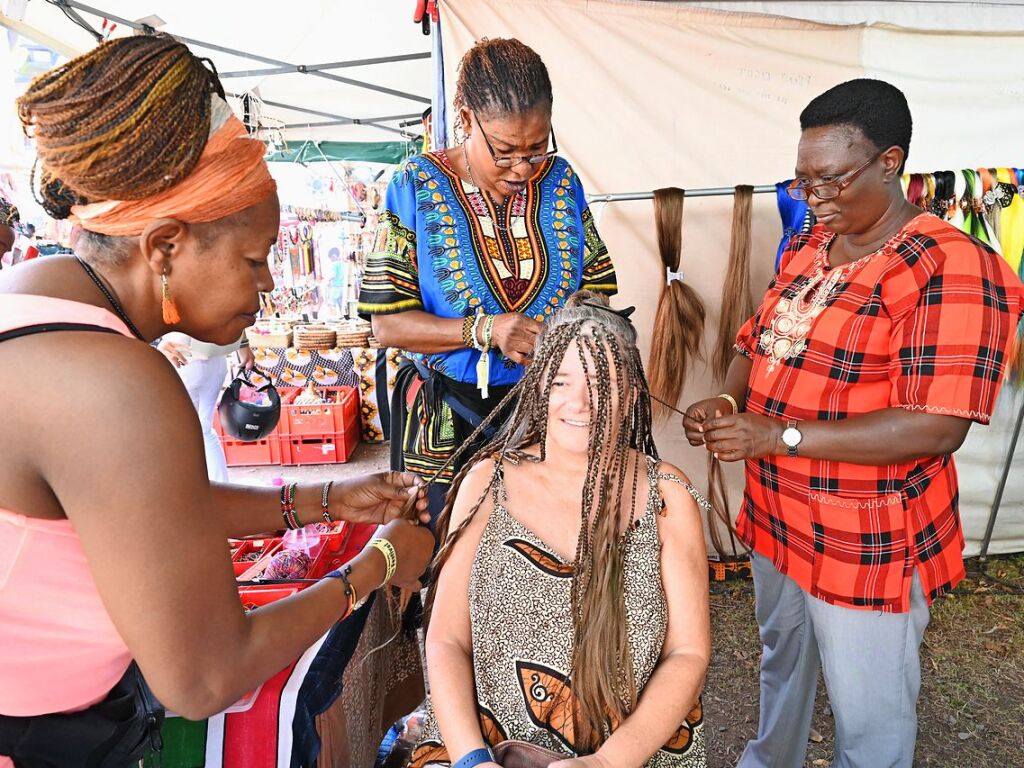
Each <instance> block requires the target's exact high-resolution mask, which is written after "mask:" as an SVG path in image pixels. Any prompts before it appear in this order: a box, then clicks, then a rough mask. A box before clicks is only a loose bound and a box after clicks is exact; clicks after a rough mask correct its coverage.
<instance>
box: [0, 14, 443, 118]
mask: <svg viewBox="0 0 1024 768" xmlns="http://www.w3.org/2000/svg"><path fill="white" fill-rule="evenodd" d="M46 2H48V3H50V4H51V5H53V6H56V7H57V8H60V9H61V10H62V11H63V12H64V14H65V15H66V16H67V17H68V18H69V19H70V20H71V21H73V22H74V23H75V24H77V25H78V26H80V27H82V28H83V29H85V30H86V31H88V32H89V33H90V34H91V35H92V36H93V37H94V38H96V40H97V42H99V41H101V40H103V35H102V34H100V33H99V32H98V31H96V30H95V29H94V28H93V27H92V26H91V25H90V24H89V23H88V22H87V21H86V20H85V19H84V18H83V17H82V15H81V14H82V13H87V14H89V15H91V16H95V17H97V18H100V19H107V20H108V21H113V22H116V23H117V24H120V25H122V26H125V27H128V28H129V29H134V30H136V31H139V32H145V33H152V32H154V31H155V29H154V28H153V27H152V26H150V25H148V24H145V23H142V22H138V21H132V20H131V19H126V18H123V17H121V16H117V15H114V14H110V13H107V12H106V11H103V10H101V9H99V8H94V7H92V6H90V5H86V4H85V3H82V2H78V0H46ZM79 12H81V13H79ZM4 21H5V22H6V19H5V20H4ZM5 26H6V23H5ZM11 28H12V29H13V27H11ZM17 31H18V32H19V34H25V35H26V36H28V35H27V34H26V29H25V28H24V25H22V28H21V29H18V30H17ZM174 37H176V38H177V39H178V40H181V41H182V42H183V43H186V44H188V45H190V46H195V47H197V48H205V49H207V50H211V51H217V52H219V53H226V54H229V55H231V56H238V57H240V58H245V59H251V60H252V61H255V62H259V63H261V64H267V65H269V66H268V67H266V68H261V69H251V70H238V71H232V72H225V73H223V74H221V75H220V77H221V78H222V79H232V78H237V77H259V76H273V75H283V74H294V73H299V74H303V75H309V76H310V77H318V78H322V79H325V80H330V81H332V82H337V83H342V84H344V85H350V86H354V87H357V88H365V89H367V90H370V91H376V92H378V93H384V94H387V95H389V96H395V97H398V98H402V99H407V100H408V101H411V102H415V103H416V104H423V105H429V104H430V98H428V97H426V96H420V95H418V94H415V93H408V92H406V91H400V90H396V89H394V88H387V87H385V86H382V85H376V84H374V83H368V82H366V81H364V80H357V79H354V78H350V77H343V76H342V75H338V74H335V73H334V72H332V71H330V70H336V69H346V68H349V67H363V66H372V65H375V64H387V63H393V62H399V61H413V60H417V59H429V58H430V52H429V51H426V52H423V53H407V54H397V55H395V56H378V57H374V58H369V59H355V60H350V61H334V62H327V63H321V64H293V63H291V62H287V61H281V60H280V59H274V58H270V57H268V56H261V55H259V54H255V53H249V52H248V51H241V50H238V49H236V48H229V47H227V46H223V45H217V44H216V43H209V42H206V41H203V40H196V39H195V38H191V37H184V36H182V35H175V36H174ZM228 95H229V96H232V97H235V98H241V94H237V93H230V94H228ZM263 103H264V104H267V105H268V106H273V107H277V108H279V109H287V110H290V111H294V112H301V113H304V114H309V115H314V116H317V117H323V118H327V122H321V123H293V124H290V125H286V126H285V127H286V128H300V127H305V128H314V127H325V126H330V125H369V126H373V127H374V128H378V129H380V130H383V131H388V132H390V133H396V134H399V135H400V136H403V137H405V138H411V137H412V134H410V133H409V132H408V131H406V130H403V128H402V127H400V126H395V125H389V123H392V122H400V121H404V120H410V119H412V118H415V117H419V115H420V113H419V112H412V113H408V114H402V115H385V116H380V117H369V118H357V117H348V116H346V115H339V114H336V113H333V112H324V111H323V110H316V109H310V108H307V107H302V106H298V105H294V104H285V103H282V102H271V101H264V102H263Z"/></svg>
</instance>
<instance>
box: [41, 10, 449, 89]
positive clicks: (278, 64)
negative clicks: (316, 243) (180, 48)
mask: <svg viewBox="0 0 1024 768" xmlns="http://www.w3.org/2000/svg"><path fill="white" fill-rule="evenodd" d="M49 2H51V3H53V4H54V5H56V6H58V7H60V6H63V7H66V8H75V9H77V10H79V11H85V12H86V13H91V14H92V15H93V16H98V17H100V18H103V19H109V20H110V21H115V22H117V23H118V24H122V25H124V26H126V27H129V28H130V29H135V30H139V31H143V32H145V31H147V26H146V25H144V24H139V23H138V22H137V21H132V20H131V19H125V18H122V17H120V16H115V15H113V14H110V13H107V12H106V11H101V10H99V9H98V8H93V7H91V6H88V5H86V4H85V3H80V2H78V0H49ZM150 31H151V30H150ZM174 37H176V38H177V39H178V40H181V41H182V42H183V43H188V44H189V45H194V46H197V47H199V48H207V49H209V50H211V51H219V52H220V53H227V54H230V55H232V56H241V57H243V58H246V59H252V60H253V61H260V62H262V63H264V64H270V65H272V66H274V67H295V66H296V65H295V64H290V63H289V62H287V61H280V60H279V59H271V58H268V57H267V56H259V55H257V54H255V53H246V52H245V51H239V50H237V49H235V48H226V47H225V46H223V45H215V44H214V43H204V42H203V41H202V40H195V39H193V38H190V37H183V36H181V35H174ZM296 71H299V70H296ZM306 74H310V75H313V77H322V78H324V79H326V80H334V81H335V82H338V83H344V84H346V85H354V86H356V87H357V88H366V89H368V90H371V91H377V92H378V93H386V94H388V95H389V96H398V97H400V98H403V99H409V100H410V101H415V102H419V103H420V104H429V103H430V99H428V98H426V97H425V96H417V95H416V94H414V93H406V92H405V91H396V90H395V89H394V88H385V87H384V86H382V85H374V84H373V83H366V82H363V81H362V80H353V79H351V78H348V77H342V76H341V75H334V74H331V73H330V72H321V71H319V70H312V71H308V72H307V73H306Z"/></svg>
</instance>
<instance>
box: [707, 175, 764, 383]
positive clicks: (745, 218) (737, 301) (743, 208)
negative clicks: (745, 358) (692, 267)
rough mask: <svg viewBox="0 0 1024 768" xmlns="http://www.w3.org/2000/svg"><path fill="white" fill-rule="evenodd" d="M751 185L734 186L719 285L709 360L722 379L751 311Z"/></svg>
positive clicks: (718, 376) (717, 377)
mask: <svg viewBox="0 0 1024 768" xmlns="http://www.w3.org/2000/svg"><path fill="white" fill-rule="evenodd" d="M753 197H754V188H753V187H751V186H748V185H746V184H741V185H740V186H738V187H736V191H735V196H734V198H733V206H732V234H731V235H730V239H729V269H728V271H727V272H726V273H725V285H724V286H723V288H722V307H721V309H720V310H719V312H718V345H717V347H716V349H715V355H714V358H713V360H712V364H713V368H714V374H715V378H716V379H718V380H719V381H725V376H726V374H727V373H728V372H729V364H730V363H732V359H733V356H734V355H735V354H736V351H735V344H736V334H737V332H738V331H739V329H740V326H742V325H743V323H745V322H746V321H747V319H748V318H749V317H750V316H751V315H753V314H754V297H753V296H752V295H751V293H750V209H751V207H752V202H753Z"/></svg>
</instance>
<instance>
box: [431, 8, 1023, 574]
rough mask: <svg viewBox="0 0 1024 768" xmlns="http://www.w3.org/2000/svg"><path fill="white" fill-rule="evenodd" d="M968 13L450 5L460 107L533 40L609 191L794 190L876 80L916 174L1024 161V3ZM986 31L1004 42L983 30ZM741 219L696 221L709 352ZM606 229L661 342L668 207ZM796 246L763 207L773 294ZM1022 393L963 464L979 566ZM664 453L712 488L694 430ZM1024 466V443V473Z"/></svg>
mask: <svg viewBox="0 0 1024 768" xmlns="http://www.w3.org/2000/svg"><path fill="white" fill-rule="evenodd" d="M967 5H968V4H965V3H939V2H921V3H878V2H876V3H854V2H849V3H847V2H843V3H836V2H826V3H792V2H783V3H772V2H768V3H745V2H736V3H732V2H730V3H671V2H638V1H636V0H519V2H517V3H515V4H509V3H506V2H504V1H503V0H443V2H442V16H441V24H442V32H443V42H444V47H445V51H444V55H445V69H446V77H447V83H448V91H449V97H450V94H451V92H452V91H453V90H454V78H455V67H456V66H457V64H458V62H459V59H460V57H461V56H462V54H463V53H464V52H465V51H466V50H467V49H468V48H469V47H470V46H471V45H472V44H473V42H474V41H475V40H477V39H479V38H481V37H502V36H511V37H517V38H519V39H521V40H523V41H524V42H526V43H527V44H529V45H531V46H532V47H534V48H535V49H536V50H537V51H538V52H539V53H540V54H541V56H542V57H543V58H544V60H545V62H546V63H547V65H548V68H549V70H550V72H551V77H552V81H553V85H554V91H555V106H554V123H555V126H556V129H557V131H558V138H559V145H560V146H561V147H562V148H563V150H564V151H563V154H565V155H566V156H567V157H568V158H569V159H570V160H571V161H572V162H573V164H574V166H575V167H576V170H577V171H579V173H580V175H581V178H582V180H583V182H584V184H585V186H586V189H587V191H588V192H589V193H591V194H596V193H613V192H636V191H643V190H652V189H656V188H659V187H665V186H677V187H684V188H690V189H693V188H697V187H717V186H730V187H731V186H733V185H736V184H755V185H757V184H771V183H774V182H777V181H781V180H784V179H786V178H789V177H790V176H791V175H792V169H793V162H794V159H795V149H796V143H797V139H798V134H799V122H798V116H799V113H800V111H801V110H802V108H803V107H804V106H805V105H806V103H807V102H808V101H809V100H810V99H811V98H813V97H814V96H815V95H817V94H818V93H820V92H822V91H823V90H825V89H827V88H829V87H831V86H832V85H835V84H836V83H838V82H841V81H843V80H847V79H851V78H854V77H865V76H866V77H879V78H882V79H885V80H888V81H890V82H893V83H894V84H896V85H897V86H899V87H900V88H902V89H903V90H904V91H905V92H906V94H907V97H908V99H909V101H910V105H911V109H912V111H913V114H914V118H915V130H914V139H913V142H912V145H911V151H910V156H909V170H911V171H933V170H945V169H960V168H965V167H967V168H977V167H989V166H993V167H994V166H1015V167H1016V166H1019V165H1021V164H1024V147H1022V145H1021V142H1020V136H1021V135H1024V109H1022V108H1021V106H1020V104H1021V99H1020V96H1021V95H1022V91H1021V85H1020V77H1019V72H1018V71H1016V70H1015V68H1014V67H1013V66H1012V63H1011V62H1012V59H1013V58H1014V57H1017V56H1018V52H1019V51H1020V50H1021V46H1022V44H1024V7H1022V6H1021V5H1018V4H1013V3H998V4H991V5H987V4H973V3H972V4H970V6H971V7H970V8H967V7H966V6H967ZM695 6H701V7H695ZM710 6H715V8H710ZM748 7H750V8H748ZM718 8H725V9H727V10H718ZM740 10H756V11H758V12H759V14H776V15H759V14H754V13H739V12H737V11H740ZM787 13H791V14H792V15H793V16H799V17H801V18H786V15H787ZM879 22H887V23H886V24H883V25H877V24H878V23H879ZM898 23H902V24H910V25H911V26H916V27H924V26H927V27H928V29H929V30H930V31H927V32H921V31H918V30H915V29H908V28H905V27H900V26H895V25H896V24H898ZM977 29H982V30H997V31H991V32H989V31H985V32H979V31H969V30H977ZM570 30H571V34H570ZM1007 30H1010V31H1007ZM1012 30H1017V31H1016V32H1013V31H1012ZM731 211H732V200H731V198H728V197H726V198H700V199H697V198H694V199H689V200H687V201H686V207H685V212H684V216H683V270H684V271H685V272H686V275H687V277H686V279H687V281H688V282H690V283H691V284H692V285H693V286H694V287H695V288H696V289H697V290H698V292H699V293H700V294H701V296H702V297H703V298H704V301H705V303H706V305H707V314H708V318H709V319H708V322H707V324H706V330H705V347H706V348H707V349H710V348H711V345H712V344H713V342H714V340H715V339H716V338H717V334H718V328H717V327H716V325H717V322H716V320H715V318H717V315H718V309H719V304H720V301H721V286H722V281H723V278H724V273H725V268H726V260H727V254H728V238H729V222H730V220H731ZM601 234H602V235H603V236H604V238H605V240H606V241H607V243H608V247H609V250H610V252H611V254H612V258H613V260H614V262H615V264H616V267H617V269H618V272H619V278H620V287H621V294H620V297H619V299H618V300H617V303H618V304H620V305H623V306H624V305H636V306H637V307H638V309H637V312H636V314H635V315H634V318H635V320H636V322H637V325H638V327H639V329H640V332H641V343H642V345H644V346H646V345H647V344H648V343H649V338H650V332H651V328H652V325H653V321H654V311H655V306H654V305H655V303H656V301H655V298H654V297H656V296H657V295H658V292H659V291H660V285H661V281H663V279H664V270H663V268H662V267H661V262H660V260H659V258H658V255H657V249H656V246H655V238H654V217H653V209H652V206H651V203H650V202H620V203H609V204H607V205H606V206H605V207H604V210H603V213H602V218H601ZM780 235H781V225H780V223H779V217H778V213H777V211H776V206H775V200H774V197H773V196H772V195H756V196H755V197H754V215H753V241H754V251H753V255H752V276H753V285H754V286H755V291H756V292H757V293H758V295H759V294H760V291H761V289H763V287H764V286H765V285H766V284H767V282H768V280H769V279H770V276H771V272H772V269H773V262H774V254H775V250H776V247H777V245H778V241H779V237H780ZM711 379H712V377H711V375H710V373H709V372H708V371H707V370H705V369H704V368H703V367H702V366H699V365H698V366H697V367H696V369H695V370H694V371H693V372H692V375H691V376H690V377H689V379H688V381H687V384H686V387H685V389H684V392H683V396H682V398H681V399H680V405H685V404H687V403H690V402H693V401H694V400H696V399H699V398H701V397H705V396H707V395H708V394H709V393H711V391H712V389H713V387H714V386H715V385H714V382H713V381H712V380H711ZM1020 398H1021V395H1020V393H1019V392H1018V391H1014V390H1012V389H1011V388H1010V387H1005V388H1004V392H1003V396H1002V399H1001V401H1000V403H999V406H998V410H997V413H996V415H995V418H994V419H993V424H992V425H991V426H988V427H981V426H978V425H975V426H974V427H972V429H971V433H970V436H969V437H968V440H967V442H966V443H965V445H964V446H963V447H962V448H961V450H960V451H959V452H958V454H957V461H958V464H959V467H960V476H961V497H962V499H961V501H962V504H961V512H962V516H963V520H964V529H965V534H966V537H967V540H968V541H967V553H968V554H977V552H978V550H979V547H980V539H981V537H982V535H983V533H984V529H985V524H986V521H987V519H988V515H989V508H990V505H991V503H992V500H993V496H994V494H995V489H996V485H997V482H998V478H999V474H1000V472H1001V469H1002V462H1003V460H1004V457H1005V455H1006V452H1007V447H1008V443H1009V439H1010V432H1011V431H1012V428H1013V423H1014V420H1015V416H1016V413H1017V410H1018V409H1019V407H1020V403H1021V400H1020ZM658 444H659V448H660V449H661V452H662V455H663V456H664V457H665V458H667V459H668V460H670V461H672V462H674V463H677V464H678V465H679V466H681V467H682V468H683V469H684V470H685V471H686V472H687V473H688V474H689V475H690V477H691V478H693V479H694V481H695V482H696V483H697V484H698V485H702V484H704V482H705V473H706V463H705V459H704V454H703V451H701V450H699V449H693V448H691V447H690V446H689V445H688V444H687V443H686V442H685V440H684V439H683V436H682V430H681V429H680V427H679V425H678V423H675V422H672V423H670V424H669V425H668V427H666V428H664V429H662V430H660V432H659V435H658ZM1022 460H1024V446H1019V447H1018V449H1017V453H1016V457H1015V462H1014V463H1015V466H1017V467H1019V466H1021V464H1020V462H1021V461H1022ZM729 481H730V491H731V493H730V496H731V501H732V506H733V509H734V511H735V508H736V507H737V506H738V502H739V499H740V494H741V491H742V472H741V468H740V467H736V466H733V467H729ZM1021 550H1024V472H1020V471H1019V470H1018V471H1014V472H1011V475H1010V479H1009V482H1008V484H1007V487H1006V492H1005V494H1004V496H1003V501H1002V507H1001V511H1000V514H999V518H998V522H997V525H996V528H995V536H994V540H993V543H992V547H991V550H990V551H991V552H992V553H997V552H1014V551H1021Z"/></svg>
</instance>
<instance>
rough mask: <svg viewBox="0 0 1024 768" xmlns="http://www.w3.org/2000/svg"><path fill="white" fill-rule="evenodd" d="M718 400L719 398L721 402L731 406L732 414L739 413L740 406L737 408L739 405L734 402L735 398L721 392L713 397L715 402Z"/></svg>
mask: <svg viewBox="0 0 1024 768" xmlns="http://www.w3.org/2000/svg"><path fill="white" fill-rule="evenodd" d="M719 398H721V399H722V400H726V401H728V403H729V405H731V406H732V412H733V413H734V414H736V413H739V412H740V406H739V403H737V402H736V398H735V397H733V396H732V395H730V394H729V393H727V392H723V393H722V394H720V395H715V399H716V400H717V399H719Z"/></svg>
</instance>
